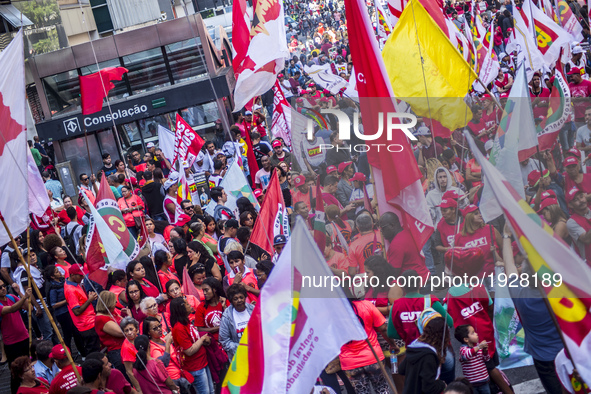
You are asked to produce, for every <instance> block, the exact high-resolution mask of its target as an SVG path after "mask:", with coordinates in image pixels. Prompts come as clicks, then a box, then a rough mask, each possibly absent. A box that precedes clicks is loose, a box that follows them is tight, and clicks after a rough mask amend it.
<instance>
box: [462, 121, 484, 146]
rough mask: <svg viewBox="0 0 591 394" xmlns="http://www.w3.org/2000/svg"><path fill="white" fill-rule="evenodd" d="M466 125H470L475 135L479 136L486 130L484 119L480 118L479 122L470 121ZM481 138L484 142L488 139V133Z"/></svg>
mask: <svg viewBox="0 0 591 394" xmlns="http://www.w3.org/2000/svg"><path fill="white" fill-rule="evenodd" d="M466 127H469V128H470V130H471V131H472V134H473V135H474V137H477V136H478V135H479V134H480V133H482V132H484V131H485V130H486V122H485V121H484V120H483V119H480V120H479V121H478V122H473V121H469V122H468V124H467V125H466ZM480 140H481V141H482V142H486V141H488V135H486V134H485V135H483V136H482V137H480Z"/></svg>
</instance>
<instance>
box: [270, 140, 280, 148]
mask: <svg viewBox="0 0 591 394" xmlns="http://www.w3.org/2000/svg"><path fill="white" fill-rule="evenodd" d="M272 145H273V148H275V147H277V146H281V141H279V140H275V141H273V144H272Z"/></svg>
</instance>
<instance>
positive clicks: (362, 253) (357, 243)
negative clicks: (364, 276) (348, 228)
mask: <svg viewBox="0 0 591 394" xmlns="http://www.w3.org/2000/svg"><path fill="white" fill-rule="evenodd" d="M380 241H381V237H380V234H379V233H378V232H377V231H372V232H371V233H367V234H363V235H361V236H358V237H357V238H356V239H355V240H354V241H353V242H351V245H349V255H348V257H349V267H359V272H360V273H363V272H365V260H367V259H368V258H369V257H370V256H373V255H374V254H375V251H376V250H383V245H382V243H381V242H380ZM374 243H375V246H374Z"/></svg>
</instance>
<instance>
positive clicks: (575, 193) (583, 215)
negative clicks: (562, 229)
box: [566, 187, 591, 265]
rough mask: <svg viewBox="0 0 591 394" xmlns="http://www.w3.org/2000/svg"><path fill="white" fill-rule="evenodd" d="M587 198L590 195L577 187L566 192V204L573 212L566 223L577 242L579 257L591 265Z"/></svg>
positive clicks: (590, 232)
mask: <svg viewBox="0 0 591 394" xmlns="http://www.w3.org/2000/svg"><path fill="white" fill-rule="evenodd" d="M587 197H588V195H587V194H586V193H585V192H584V191H583V190H581V189H579V188H577V187H573V188H571V189H568V190H567V191H566V203H567V204H568V207H569V208H570V209H571V212H572V214H571V216H570V218H569V219H568V220H567V221H566V228H567V230H568V233H569V234H570V236H571V238H572V239H573V241H575V245H576V246H577V251H578V253H579V256H581V257H582V258H583V259H585V260H586V261H587V264H589V265H591V210H590V209H589V206H588V205H587V204H588V202H587Z"/></svg>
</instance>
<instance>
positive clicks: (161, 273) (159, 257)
mask: <svg viewBox="0 0 591 394" xmlns="http://www.w3.org/2000/svg"><path fill="white" fill-rule="evenodd" d="M154 265H155V266H156V269H157V270H158V280H159V281H160V286H161V289H162V290H163V292H164V290H165V289H166V283H167V282H168V281H169V280H178V278H177V276H176V275H175V274H173V273H172V271H171V270H170V267H172V256H171V255H170V253H168V252H165V251H163V250H159V251H157V252H156V253H154Z"/></svg>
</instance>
